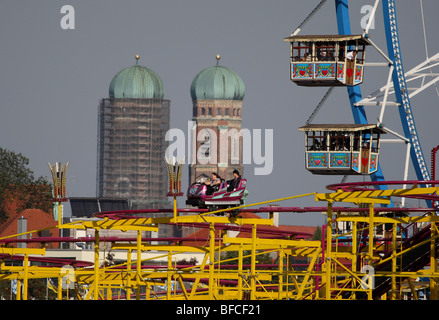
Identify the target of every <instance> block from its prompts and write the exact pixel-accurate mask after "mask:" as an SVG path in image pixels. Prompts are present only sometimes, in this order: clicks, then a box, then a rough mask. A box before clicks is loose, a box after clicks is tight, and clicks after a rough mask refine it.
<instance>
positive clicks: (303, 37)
mask: <svg viewBox="0 0 439 320" xmlns="http://www.w3.org/2000/svg"><path fill="white" fill-rule="evenodd" d="M352 40H360V42H361V43H363V44H366V45H368V44H370V43H369V41H368V40H367V39H366V38H365V37H364V36H363V35H361V34H357V35H355V34H354V35H343V34H340V35H338V34H335V35H331V34H329V35H297V36H290V37H286V38H284V41H285V42H296V41H297V42H318V41H324V42H329V41H352Z"/></svg>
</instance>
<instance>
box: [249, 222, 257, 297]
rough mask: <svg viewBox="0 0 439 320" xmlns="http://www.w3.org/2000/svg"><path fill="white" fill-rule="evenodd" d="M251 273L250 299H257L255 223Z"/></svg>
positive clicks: (254, 225) (254, 227) (254, 226)
mask: <svg viewBox="0 0 439 320" xmlns="http://www.w3.org/2000/svg"><path fill="white" fill-rule="evenodd" d="M250 273H251V279H250V285H251V291H250V300H255V299H256V224H253V226H252V252H251V267H250Z"/></svg>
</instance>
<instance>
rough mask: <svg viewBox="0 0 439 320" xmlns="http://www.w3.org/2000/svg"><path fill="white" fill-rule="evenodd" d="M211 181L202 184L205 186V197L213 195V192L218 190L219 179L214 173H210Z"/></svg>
mask: <svg viewBox="0 0 439 320" xmlns="http://www.w3.org/2000/svg"><path fill="white" fill-rule="evenodd" d="M210 176H211V179H210V180H209V181H206V182H204V184H206V185H207V192H206V194H207V195H211V194H213V193H214V192H215V191H217V190H218V189H219V186H220V184H221V180H222V179H221V177H220V176H219V175H218V173H216V172H212V174H211V175H210Z"/></svg>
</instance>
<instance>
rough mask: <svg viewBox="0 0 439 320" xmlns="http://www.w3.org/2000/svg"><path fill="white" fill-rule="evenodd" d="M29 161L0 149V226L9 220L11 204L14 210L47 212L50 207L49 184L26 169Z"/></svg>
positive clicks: (19, 155) (50, 194)
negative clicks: (14, 206) (15, 206)
mask: <svg viewBox="0 0 439 320" xmlns="http://www.w3.org/2000/svg"><path fill="white" fill-rule="evenodd" d="M28 165H29V159H28V158H26V157H25V156H23V155H22V154H21V153H19V154H17V153H15V152H13V151H9V150H7V149H3V148H0V224H1V223H3V222H5V221H6V220H7V219H8V218H9V214H8V209H9V208H10V206H11V204H12V203H15V204H16V205H17V208H16V210H17V211H21V210H24V209H31V208H33V209H41V210H43V211H44V212H49V211H50V209H51V207H52V192H51V186H50V183H49V182H48V181H47V180H46V179H45V178H44V177H39V178H35V177H34V173H33V171H32V170H30V169H29V168H28Z"/></svg>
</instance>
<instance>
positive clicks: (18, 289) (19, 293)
mask: <svg viewBox="0 0 439 320" xmlns="http://www.w3.org/2000/svg"><path fill="white" fill-rule="evenodd" d="M16 299H17V300H21V279H17V295H16Z"/></svg>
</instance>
